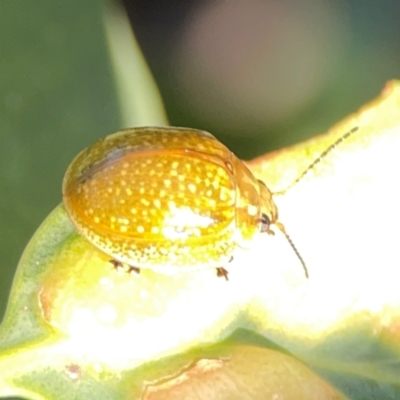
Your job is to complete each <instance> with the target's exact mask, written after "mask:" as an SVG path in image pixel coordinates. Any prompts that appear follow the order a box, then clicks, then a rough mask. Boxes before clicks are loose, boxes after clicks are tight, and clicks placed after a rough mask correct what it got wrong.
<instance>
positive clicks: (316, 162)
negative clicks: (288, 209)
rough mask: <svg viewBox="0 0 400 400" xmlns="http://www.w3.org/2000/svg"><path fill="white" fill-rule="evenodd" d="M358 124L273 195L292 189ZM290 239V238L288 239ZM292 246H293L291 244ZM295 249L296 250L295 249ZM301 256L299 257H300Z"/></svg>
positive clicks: (349, 134)
mask: <svg viewBox="0 0 400 400" xmlns="http://www.w3.org/2000/svg"><path fill="white" fill-rule="evenodd" d="M358 129H359V128H358V126H355V127H354V128H352V129H350V130H349V131H348V132H346V133H345V134H344V135H342V136H340V138H338V139H336V140H335V141H334V142H333V143H332V144H331V145H330V146H329V147H328V148H327V149H326V150H324V151H323V152H322V153H321V154H320V155H319V156H318V157H317V158H316V159H315V160H314V161H313V162H312V163H311V164H310V165H309V166H308V167H307V168H306V169H305V170H304V171H303V172H302V173H301V174H300V175H299V176H298V177H297V178H296V179H295V180H294V181H293V182H292V183H291V184H290V185H289V186H288V187H286V188H285V189H283V190H279V191H278V192H274V196H280V195H283V194H285V193H286V192H287V191H288V190H289V189H292V188H293V186H295V185H297V184H298V183H299V182H300V181H301V180H302V179H303V178H304V177H305V176H306V175H307V174H308V173H309V172H310V171H311V170H312V169H313V168H314V167H315V166H316V165H318V164H319V163H320V162H321V161H322V160H323V159H324V158H325V157H326V156H327V155H328V154H329V153H330V152H331V151H332V150H334V149H335V148H336V147H337V146H339V145H340V144H341V143H342V142H344V141H345V140H347V139H348V138H349V137H350V136H352V135H353V133H355V132H357V131H358ZM289 241H290V240H289ZM292 247H294V246H292ZM295 251H296V250H295ZM300 258H301V257H300Z"/></svg>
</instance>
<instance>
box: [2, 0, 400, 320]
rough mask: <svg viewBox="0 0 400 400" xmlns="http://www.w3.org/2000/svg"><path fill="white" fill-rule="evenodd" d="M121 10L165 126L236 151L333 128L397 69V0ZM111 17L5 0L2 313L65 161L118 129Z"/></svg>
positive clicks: (90, 7) (131, 6)
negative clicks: (161, 105) (207, 135)
mask: <svg viewBox="0 0 400 400" xmlns="http://www.w3.org/2000/svg"><path fill="white" fill-rule="evenodd" d="M125 6H126V7H127V9H128V10H129V16H130V18H131V21H132V22H133V25H134V27H135V32H136V35H137V38H138V40H139V43H140V44H141V46H142V49H143V52H144V54H145V56H146V58H147V60H148V62H149V64H150V67H151V69H152V71H153V73H154V75H155V78H156V81H157V84H158V85H159V88H160V90H161V93H162V96H163V98H164V100H165V104H166V109H167V112H168V115H169V119H170V122H171V124H172V125H178V126H191V127H195V128H201V129H206V130H209V131H211V132H212V133H214V134H215V135H216V136H217V137H218V138H219V139H220V140H221V141H223V142H224V143H226V144H227V145H228V146H229V147H230V148H231V149H232V150H233V151H234V152H236V153H237V154H238V155H239V156H240V157H242V158H251V157H254V156H256V155H259V154H262V153H265V152H266V151H268V150H271V149H275V148H278V147H281V146H285V145H287V144H290V143H294V142H296V141H298V140H302V139H305V138H307V137H310V136H312V135H314V134H317V133H320V132H322V131H324V130H326V129H327V128H329V127H330V126H331V125H332V124H333V123H335V122H336V121H338V120H339V119H340V118H342V117H344V116H346V115H347V114H348V113H350V112H353V111H355V110H356V109H357V108H358V107H359V106H360V105H362V104H363V103H365V102H366V101H368V100H370V99H371V98H373V97H375V96H376V95H377V94H378V93H379V91H380V90H381V88H382V87H383V85H384V84H385V82H386V81H387V80H389V79H393V78H396V77H397V78H399V77H400V41H399V38H400V2H399V1H398V0H381V1H379V2H377V1H366V0H365V1H362V2H360V1H358V0H342V1H340V0H338V1H332V0H303V1H301V2H299V1H297V0H280V1H278V0H276V1H270V0H264V1H260V0H258V1H257V0H247V1H235V2H229V1H205V0H197V1H190V2H188V1H186V0H174V1H169V2H165V1H162V0H157V1H156V0H153V1H151V2H149V1H147V0H140V1H139V0H135V1H133V0H132V1H128V0H126V1H125ZM103 11H104V8H103V3H102V2H101V1H91V0H79V1H77V0H68V1H67V0H59V1H57V2H54V1H51V0H36V1H35V2H32V1H30V0H16V1H2V2H0V230H1V241H0V255H1V265H0V317H1V316H2V315H3V312H4V307H5V304H6V299H7V295H8V292H9V289H10V287H11V282H12V277H13V274H14V271H15V268H16V265H17V262H18V259H19V257H20V255H21V253H22V251H23V249H24V247H25V245H26V244H27V242H28V240H29V238H30V237H31V236H32V234H33V233H34V231H35V230H36V228H37V227H38V226H39V224H40V223H41V222H42V221H43V219H44V218H45V217H46V215H47V214H48V213H49V212H50V211H51V210H52V209H53V208H54V207H55V206H56V205H57V204H58V203H59V202H60V201H61V181H62V177H63V173H64V170H65V169H66V167H67V165H68V163H69V162H70V161H71V159H72V158H73V157H74V156H75V155H76V154H77V153H78V152H79V151H80V150H81V149H82V148H84V147H86V146H88V145H89V144H90V143H92V142H93V141H94V140H96V139H97V138H100V137H102V136H104V135H105V134H107V133H110V132H112V131H115V130H118V129H120V128H122V127H124V122H123V121H122V118H121V116H120V113H119V105H118V100H117V99H118V94H117V90H116V88H115V84H114V75H113V71H112V67H111V61H110V57H109V54H108V49H107V46H106V42H105V33H104V29H103V26H102V13H103ZM134 80H135V76H134V75H132V81H133V82H134Z"/></svg>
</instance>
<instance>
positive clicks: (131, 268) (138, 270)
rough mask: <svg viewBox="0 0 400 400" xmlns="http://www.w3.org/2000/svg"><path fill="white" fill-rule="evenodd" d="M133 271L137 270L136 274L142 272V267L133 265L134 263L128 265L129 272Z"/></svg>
mask: <svg viewBox="0 0 400 400" xmlns="http://www.w3.org/2000/svg"><path fill="white" fill-rule="evenodd" d="M131 272H135V273H136V274H138V275H139V274H140V268H138V267H133V266H132V265H129V266H128V273H131Z"/></svg>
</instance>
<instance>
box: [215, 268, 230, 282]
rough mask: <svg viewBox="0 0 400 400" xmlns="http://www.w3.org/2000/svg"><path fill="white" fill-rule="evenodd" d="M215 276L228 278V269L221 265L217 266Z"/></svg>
mask: <svg viewBox="0 0 400 400" xmlns="http://www.w3.org/2000/svg"><path fill="white" fill-rule="evenodd" d="M217 276H218V277H219V278H225V279H226V280H227V281H228V280H229V279H228V271H227V270H226V269H225V268H222V267H220V268H217Z"/></svg>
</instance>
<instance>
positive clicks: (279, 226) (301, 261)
mask: <svg viewBox="0 0 400 400" xmlns="http://www.w3.org/2000/svg"><path fill="white" fill-rule="evenodd" d="M274 225H275V226H276V227H277V228H278V229H279V230H280V231H281V232H282V233H283V234H284V236H285V238H286V240H287V241H288V242H289V244H290V247H291V248H292V249H293V251H294V252H295V254H296V256H297V258H298V259H299V261H300V263H301V265H302V266H303V269H304V273H305V275H306V278H307V279H308V269H307V266H306V263H305V262H304V260H303V257H302V256H301V255H300V253H299V251H298V250H297V247H296V246H295V244H294V243H293V241H292V239H291V237H290V236H289V234H288V233H287V232H286V230H285V227H284V226H283V225H282V224H281V223H280V222H275V223H274Z"/></svg>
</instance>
